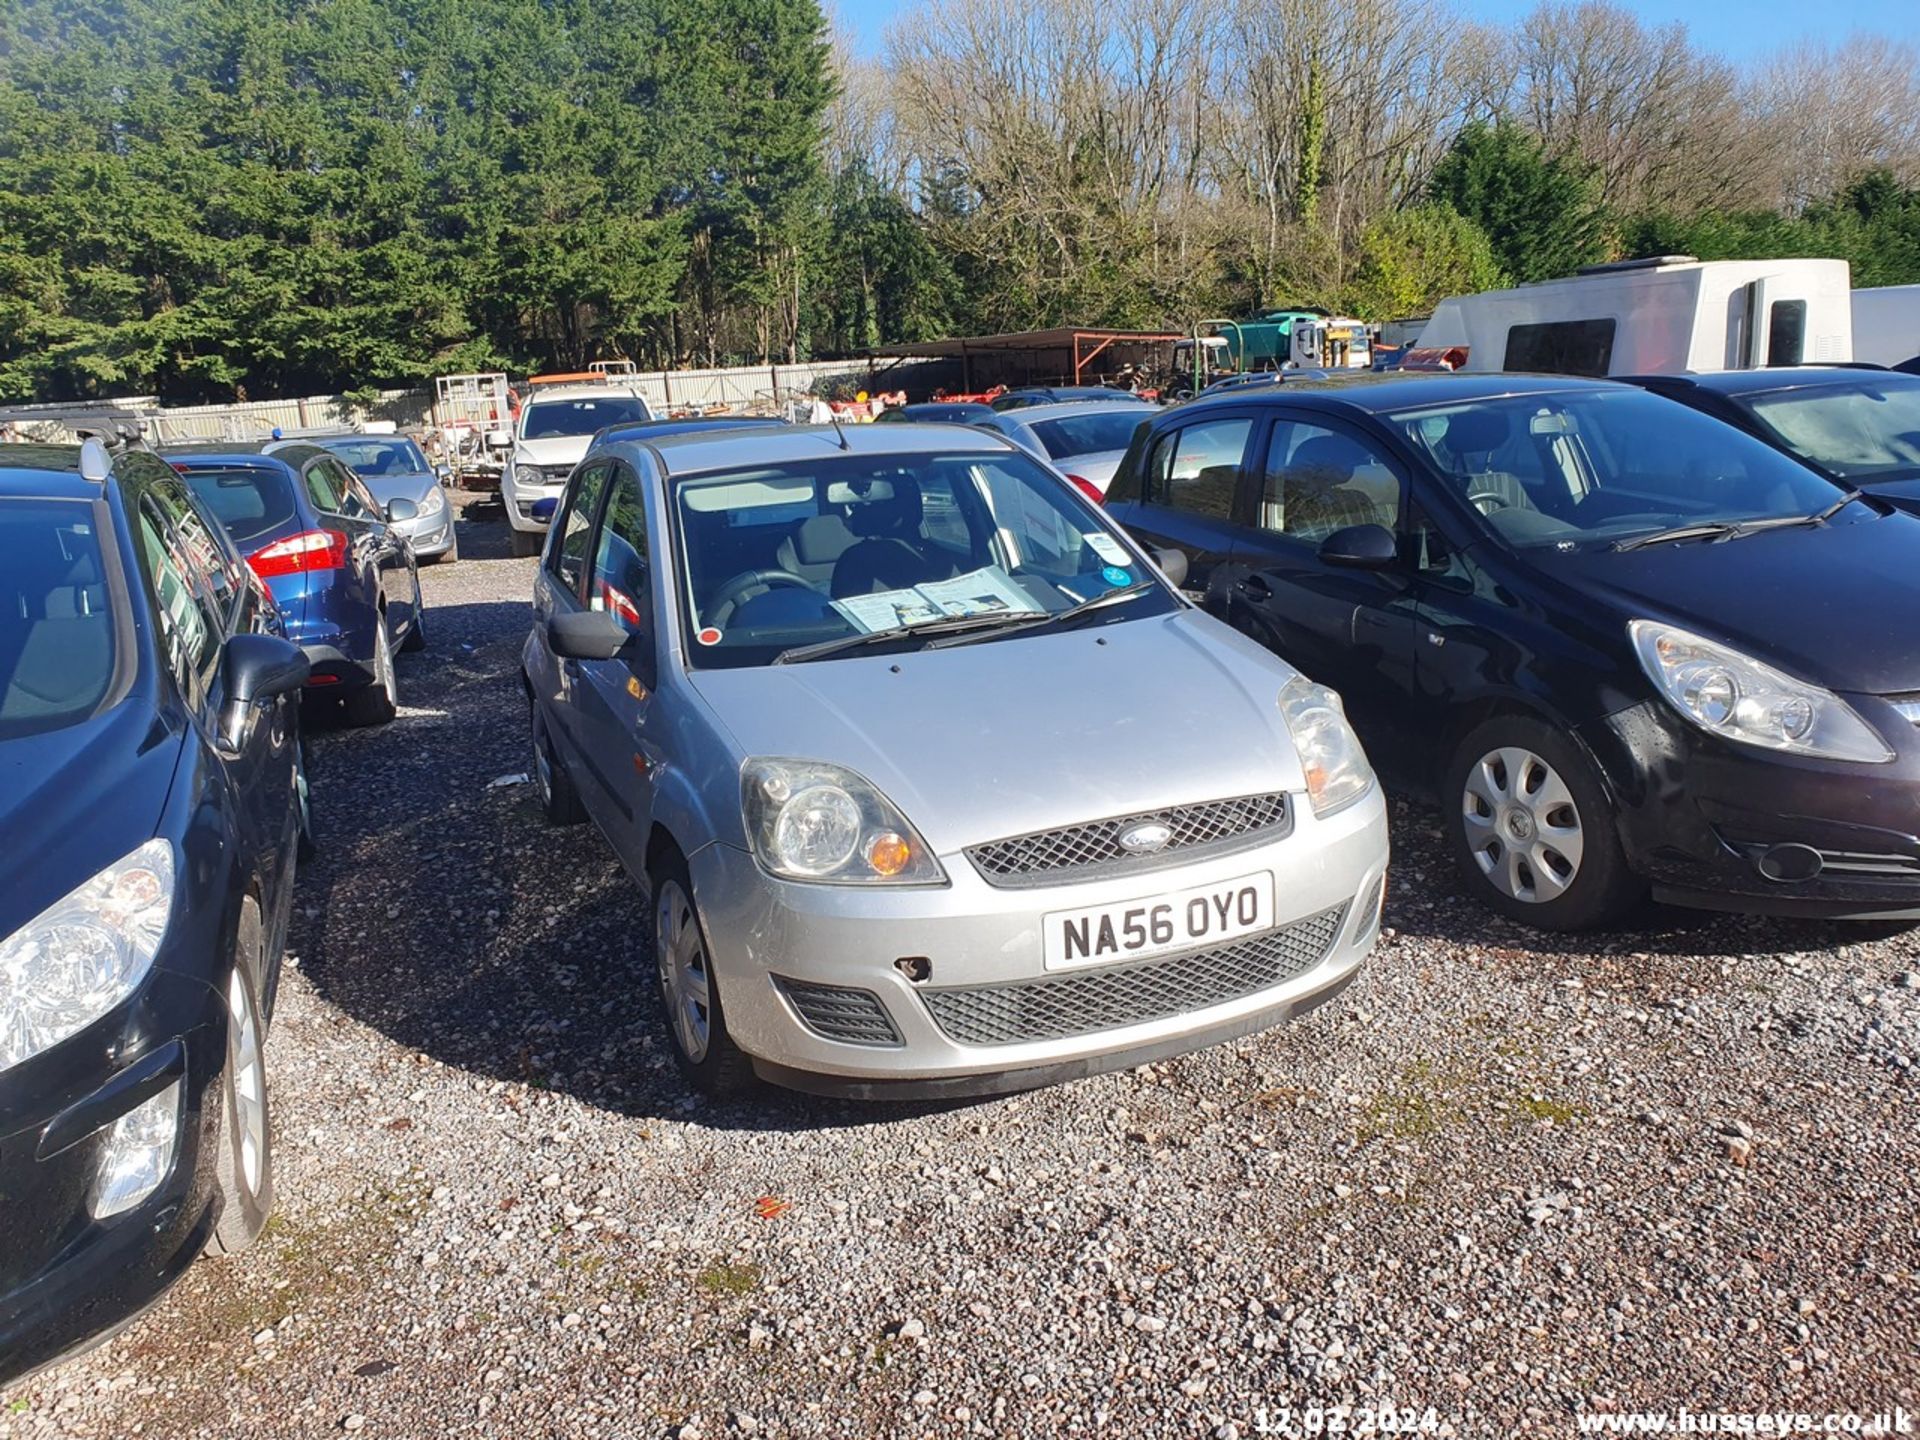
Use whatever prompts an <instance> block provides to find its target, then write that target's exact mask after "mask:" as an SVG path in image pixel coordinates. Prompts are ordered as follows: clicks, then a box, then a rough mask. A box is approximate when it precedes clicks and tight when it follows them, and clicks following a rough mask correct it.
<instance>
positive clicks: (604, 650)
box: [547, 610, 632, 660]
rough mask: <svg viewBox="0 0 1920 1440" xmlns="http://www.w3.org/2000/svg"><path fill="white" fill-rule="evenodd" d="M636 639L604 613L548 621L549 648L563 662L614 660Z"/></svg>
mask: <svg viewBox="0 0 1920 1440" xmlns="http://www.w3.org/2000/svg"><path fill="white" fill-rule="evenodd" d="M631 638H632V635H631V633H630V632H629V631H628V630H627V627H626V626H624V625H622V624H621V623H620V622H619V621H618V620H616V619H614V618H613V616H611V615H609V614H608V613H607V612H606V611H604V610H577V611H574V612H573V613H572V614H568V615H554V616H550V617H549V618H548V620H547V647H548V648H549V649H550V650H552V651H553V653H554V654H556V655H558V656H559V657H560V658H561V659H563V660H611V659H613V657H614V656H616V655H618V654H619V653H620V652H621V651H622V650H624V649H626V648H627V641H628V640H630V639H631Z"/></svg>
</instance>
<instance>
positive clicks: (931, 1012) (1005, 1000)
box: [691, 790, 1387, 1098]
mask: <svg viewBox="0 0 1920 1440" xmlns="http://www.w3.org/2000/svg"><path fill="white" fill-rule="evenodd" d="M941 863H942V864H943V865H944V866H945V868H946V871H947V876H948V880H949V882H950V883H949V884H948V885H947V886H944V887H939V888H912V889H906V888H902V889H897V890H889V889H886V888H885V887H873V888H866V887H851V886H826V885H804V884H792V883H789V882H785V881H780V880H775V879H771V878H769V877H768V876H766V875H765V874H764V873H763V872H762V871H761V870H760V869H759V867H758V866H757V865H756V864H755V862H754V860H753V857H752V856H751V855H749V854H747V853H746V852H744V851H741V850H737V849H734V848H732V847H730V846H726V845H710V846H707V847H706V848H704V849H702V850H700V851H699V852H698V853H696V854H695V856H694V857H693V859H692V862H691V870H692V878H693V885H694V893H695V899H696V901H697V903H698V905H699V907H700V910H701V912H702V916H703V919H704V922H705V926H706V931H707V942H708V953H709V954H710V956H711V957H712V962H713V967H714V973H715V975H716V978H717V979H718V981H719V985H720V993H721V997H722V1000H723V1003H724V1004H725V1007H726V1016H727V1028H728V1031H729V1032H730V1034H731V1035H732V1037H733V1039H734V1041H735V1043H737V1044H738V1045H739V1046H740V1048H741V1049H742V1050H744V1051H745V1052H746V1053H747V1054H748V1055H749V1056H750V1057H751V1058H752V1059H753V1061H754V1064H755V1068H756V1069H757V1070H759V1072H760V1073H761V1074H762V1075H763V1076H765V1077H766V1078H768V1079H771V1080H774V1081H776V1082H778V1083H781V1084H786V1085H790V1086H793V1087H795V1088H799V1089H804V1090H811V1091H815V1092H819V1093H828V1094H840V1095H852V1096H856V1097H861V1098H878V1097H895V1098H904V1097H911V1096H928V1095H960V1094H990V1093H998V1092H1002V1091H1008V1090H1017V1089H1023V1088H1027V1087H1031V1086H1035V1085H1043V1084H1048V1083H1050V1082H1052V1081H1054V1080H1058V1079H1064V1078H1070V1077H1072V1076H1076V1075H1083V1074H1092V1073H1095V1072H1097V1071H1100V1070H1107V1069H1112V1068H1115V1067H1118V1066H1124V1065H1129V1064H1137V1063H1141V1062H1143V1061H1145V1060H1148V1059H1156V1058H1162V1057H1165V1056H1168V1055H1173V1054H1180V1053H1184V1052H1187V1051H1190V1050H1196V1049H1200V1048H1202V1047H1204V1046H1207V1045H1211V1044H1215V1043H1217V1042H1219V1041H1221V1040H1225V1039H1230V1038H1232V1037H1234V1036H1238V1035H1243V1034H1247V1033H1250V1032H1252V1031H1254V1030H1258V1029H1262V1028H1265V1027H1266V1026H1268V1025H1271V1024H1274V1023H1277V1022H1279V1021H1281V1020H1284V1019H1286V1018H1288V1017H1290V1016H1292V1015H1295V1014H1299V1013H1303V1012H1304V1011H1306V1010H1308V1009H1311V1008H1312V1007H1313V1005H1314V1004H1316V1003H1319V1002H1320V1001H1321V1000H1324V999H1327V998H1331V997H1332V996H1333V995H1334V994H1337V993H1338V992H1339V991H1340V990H1341V989H1342V988H1344V987H1345V986H1346V985H1347V984H1348V983H1350V982H1351V981H1352V979H1353V978H1354V975H1355V974H1356V972H1357V971H1358V969H1359V967H1360V964H1361V961H1362V960H1363V959H1365V957H1366V955H1367V953H1368V951H1369V950H1371V949H1372V946H1373V942H1374V939H1375V937H1376V935H1377V933H1378V929H1379V911H1380V905H1381V900H1382V897H1383V893H1384V884H1385V876H1386V867H1387V829H1386V807H1385V803H1384V801H1383V800H1382V798H1381V796H1380V794H1379V792H1378V790H1376V791H1375V792H1374V793H1373V794H1371V795H1369V796H1368V797H1367V798H1366V799H1365V800H1363V801H1361V802H1360V803H1359V804H1357V805H1354V806H1352V807H1351V808H1349V809H1348V810H1345V811H1342V812H1341V813H1339V814H1337V815H1334V816H1332V817H1331V818H1329V819H1327V820H1324V821H1323V820H1319V819H1316V818H1315V817H1314V816H1313V815H1312V813H1311V811H1310V810H1308V809H1307V808H1306V807H1305V806H1304V805H1303V806H1301V807H1300V813H1299V814H1297V815H1296V816H1295V820H1294V826H1293V830H1292V833H1290V834H1289V835H1287V836H1285V837H1284V838H1282V839H1280V840H1276V841H1271V842H1269V843H1266V844H1260V845H1256V846H1253V847H1251V848H1247V849H1242V850H1237V851H1234V852H1232V853H1230V854H1225V855H1218V854H1214V855H1210V856H1209V857H1208V858H1207V859H1205V860H1204V861H1201V862H1197V863H1193V864H1189V865H1178V866H1169V867H1167V868H1161V869H1155V870H1149V871H1145V872H1143V873H1134V874H1131V875H1123V876H1119V877H1115V878H1106V879H1100V880H1097V881H1090V882H1085V883H1080V884H1073V883H1062V884H1057V885H1049V886H1045V887H1044V888H1041V887H1036V888H1022V889H1002V888H995V887H993V886H990V885H988V884H987V883H986V881H985V880H984V879H982V878H981V875H980V873H979V872H978V871H977V870H975V869H974V867H973V865H972V863H971V862H970V861H969V860H968V859H967V858H966V856H965V855H964V854H955V855H948V856H942V857H941ZM1261 870H1266V871H1270V872H1271V873H1272V874H1273V877H1274V887H1275V888H1274V893H1275V900H1276V910H1275V920H1276V922H1277V923H1276V925H1275V927H1274V928H1273V929H1272V930H1269V931H1265V932H1262V933H1261V934H1260V935H1255V936H1247V937H1242V938H1241V939H1240V940H1236V941H1229V942H1227V943H1226V944H1224V945H1218V946H1213V947H1203V948H1201V949H1197V950H1189V951H1186V952H1183V953H1180V954H1176V955H1169V956H1160V957H1154V958H1150V959H1145V960H1137V961H1122V962H1117V963H1112V964H1106V965H1100V966H1088V967H1083V968H1078V969H1073V970H1064V971H1048V970H1047V969H1046V967H1045V964H1044V962H1043V958H1042V938H1041V936H1042V919H1043V917H1044V916H1045V915H1046V914H1048V913H1049V912H1052V911H1057V910H1068V909H1079V908H1082V907H1089V906H1098V905H1108V904H1119V903H1123V902H1126V903H1131V902H1139V901H1143V900H1149V899H1152V898H1154V897H1158V896H1162V895H1170V894H1173V893H1175V892H1178V891H1182V890H1188V889H1195V888H1199V887H1203V886H1209V885H1214V884H1223V883H1225V882H1227V881H1230V880H1234V879H1238V878H1241V877H1244V876H1247V875H1249V874H1253V873H1255V872H1258V871H1261ZM901 959H910V960H913V959H918V960H924V961H925V962H927V963H926V969H927V972H928V973H927V974H926V976H925V978H923V979H910V978H909V976H908V973H907V971H906V970H903V969H902V968H901V967H900V966H898V965H896V963H895V962H896V961H897V960H901ZM912 968H917V967H912ZM834 991H852V992H860V993H861V994H863V995H865V996H870V997H871V1001H868V1000H857V1001H854V1002H852V1003H854V1004H855V1005H856V1006H863V1007H867V1009H868V1010H869V1011H872V1009H873V1007H875V1006H877V1007H878V1012H879V1014H880V1015H883V1016H884V1019H873V1018H872V1017H871V1016H869V1019H870V1021H871V1023H870V1024H868V1029H869V1030H870V1031H871V1036H872V1038H870V1039H869V1040H867V1041H865V1042H856V1041H851V1040H847V1039H841V1038H832V1037H830V1035H829V1034H827V1033H823V1029H828V1030H836V1031H839V1032H840V1033H844V1027H840V1026H836V1025H834V1024H832V1023H823V1021H822V1015H823V1014H826V1013H830V1012H831V1011H832V1010H833V1007H834V1006H835V1005H836V1004H839V1003H841V1002H839V1001H838V1000H836V999H835V998H834V996H833V995H832V994H831V993H830V992H834ZM823 996H824V997H825V998H824V1002H823ZM823 1003H824V1005H825V1007H826V1008H825V1010H824V1011H823V1009H822V1008H821V1007H822V1004H823ZM855 1023H856V1024H859V1023H861V1022H858V1021H856V1022H855ZM889 1032H890V1034H889Z"/></svg>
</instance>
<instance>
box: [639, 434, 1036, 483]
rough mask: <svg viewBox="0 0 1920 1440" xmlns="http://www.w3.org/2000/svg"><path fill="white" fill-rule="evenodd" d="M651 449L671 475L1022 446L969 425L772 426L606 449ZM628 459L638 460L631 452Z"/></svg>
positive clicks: (989, 451)
mask: <svg viewBox="0 0 1920 1440" xmlns="http://www.w3.org/2000/svg"><path fill="white" fill-rule="evenodd" d="M607 448H608V449H609V450H610V451H612V452H613V453H614V454H619V453H620V452H622V451H635V452H637V451H651V452H652V454H653V455H654V456H655V457H657V459H658V462H659V464H660V466H661V468H662V469H663V470H664V471H665V472H666V476H667V478H668V479H670V480H671V479H677V478H678V477H680V476H683V475H698V474H704V473H706V472H708V471H713V470H737V469H743V468H745V467H748V466H752V465H796V464H806V463H808V462H817V461H821V460H831V459H835V458H837V457H838V456H840V455H843V454H850V455H867V456H886V455H917V454H925V453H927V452H929V451H938V452H941V453H944V454H952V453H953V452H955V451H962V452H968V453H971V452H975V451H977V452H979V453H981V454H996V453H998V454H1004V453H1006V452H1008V451H1012V450H1017V449H1018V447H1017V446H1015V445H1014V443H1013V442H1012V441H1011V440H1009V439H1007V437H1006V436H1004V435H999V434H995V433H993V432H991V431H987V430H975V429H973V428H972V427H971V426H966V425H938V424H912V423H908V424H904V425H839V426H834V425H769V426H766V427H765V428H763V429H748V428H746V427H742V428H740V429H737V430H708V431H704V432H700V433H696V434H691V435H665V436H662V437H661V438H660V439H658V440H652V441H648V440H616V441H615V442H614V443H613V444H612V445H610V446H608V447H607ZM627 458H628V459H630V460H631V459H634V458H637V457H636V456H635V455H631V454H630V455H629V456H628V457H627Z"/></svg>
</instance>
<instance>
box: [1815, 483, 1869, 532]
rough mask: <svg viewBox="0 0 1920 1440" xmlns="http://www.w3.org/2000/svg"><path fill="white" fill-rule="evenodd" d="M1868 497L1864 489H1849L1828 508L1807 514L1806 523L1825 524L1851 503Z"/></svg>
mask: <svg viewBox="0 0 1920 1440" xmlns="http://www.w3.org/2000/svg"><path fill="white" fill-rule="evenodd" d="M1866 498H1867V497H1866V492H1864V491H1861V490H1849V491H1847V493H1846V494H1844V495H1842V496H1841V497H1840V498H1839V499H1838V500H1836V501H1834V502H1833V503H1832V504H1831V505H1829V506H1827V508H1826V509H1824V510H1816V511H1814V512H1813V514H1811V515H1809V516H1807V517H1806V519H1805V522H1804V523H1806V524H1808V525H1823V524H1825V523H1826V522H1827V521H1829V520H1831V519H1832V518H1833V517H1834V516H1836V515H1838V514H1839V513H1840V512H1841V511H1842V510H1844V509H1846V508H1847V506H1849V505H1851V504H1852V503H1853V502H1854V501H1856V500H1864V499H1866Z"/></svg>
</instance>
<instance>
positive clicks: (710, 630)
mask: <svg viewBox="0 0 1920 1440" xmlns="http://www.w3.org/2000/svg"><path fill="white" fill-rule="evenodd" d="M693 638H694V639H696V640H698V641H699V642H700V643H701V644H702V645H718V644H719V643H720V632H719V631H718V630H716V629H715V628H714V627H713V626H711V625H709V626H707V628H706V629H704V630H702V631H701V632H700V633H699V634H698V635H696V636H694V637H693Z"/></svg>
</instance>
